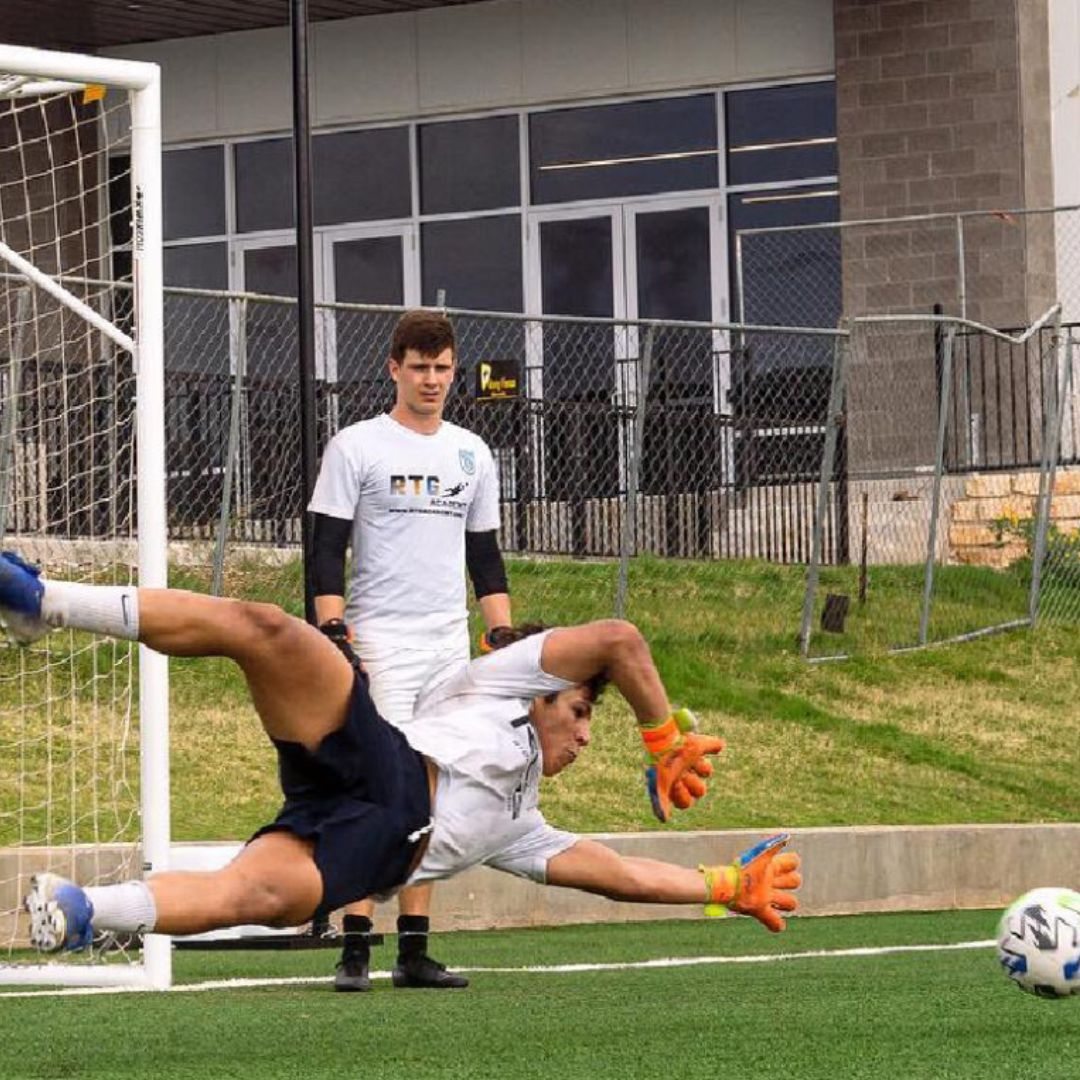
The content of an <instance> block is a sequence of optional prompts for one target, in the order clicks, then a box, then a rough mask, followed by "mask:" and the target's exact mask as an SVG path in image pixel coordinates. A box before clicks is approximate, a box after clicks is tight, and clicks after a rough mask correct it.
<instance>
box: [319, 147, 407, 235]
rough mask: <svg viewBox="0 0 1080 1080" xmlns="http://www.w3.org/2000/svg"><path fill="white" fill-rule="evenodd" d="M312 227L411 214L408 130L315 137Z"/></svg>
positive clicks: (379, 219) (378, 219)
mask: <svg viewBox="0 0 1080 1080" xmlns="http://www.w3.org/2000/svg"><path fill="white" fill-rule="evenodd" d="M311 167H312V172H313V174H314V185H315V192H314V200H315V224H316V225H339V224H342V223H343V222H348V221H381V220H385V219H387V218H400V217H408V216H409V214H410V213H412V190H411V187H410V183H409V132H408V128H404V127H393V128H375V129H374V130H372V131H345V132H340V133H338V134H334V135H319V136H317V137H316V138H315V139H314V140H313V141H312V166H311Z"/></svg>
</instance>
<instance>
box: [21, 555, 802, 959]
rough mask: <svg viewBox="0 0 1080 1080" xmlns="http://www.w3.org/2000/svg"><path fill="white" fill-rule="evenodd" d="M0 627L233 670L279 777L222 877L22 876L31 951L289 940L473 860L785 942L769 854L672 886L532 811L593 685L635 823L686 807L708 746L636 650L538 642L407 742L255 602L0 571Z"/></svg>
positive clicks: (466, 682) (468, 669) (789, 871)
mask: <svg viewBox="0 0 1080 1080" xmlns="http://www.w3.org/2000/svg"><path fill="white" fill-rule="evenodd" d="M0 616H2V617H3V618H4V621H5V623H6V625H7V627H8V631H9V633H10V634H11V635H12V636H13V637H14V638H15V639H16V640H17V641H19V642H23V643H25V642H29V641H32V640H34V639H35V638H38V637H40V636H42V635H44V634H45V633H47V632H48V631H49V630H50V629H51V628H52V627H60V626H67V627H72V628H76V629H80V630H87V631H92V632H95V633H99V634H104V635H107V636H111V637H116V638H124V639H128V640H138V641H141V642H143V643H144V644H146V645H148V646H149V647H150V648H153V649H156V650H158V651H159V652H162V653H165V654H167V655H170V656H226V657H229V658H230V659H232V660H234V661H235V662H236V663H237V664H238V665H239V666H240V668H241V670H242V671H243V673H244V676H245V678H246V680H247V683H248V688H249V691H250V693H251V697H252V701H253V702H254V705H255V708H256V710H257V712H258V714H259V717H260V719H261V721H262V724H263V727H264V728H265V730H266V733H267V735H268V736H269V737H270V740H271V741H272V743H273V744H274V746H275V748H276V750H277V754H278V761H279V769H280V779H281V786H282V790H283V792H284V795H285V802H284V805H283V806H282V808H281V811H280V812H279V814H278V816H277V818H276V819H275V820H274V821H273V822H272V823H270V824H269V825H267V826H265V827H264V828H262V829H260V830H259V831H258V832H257V833H256V834H255V836H254V837H252V839H251V840H250V841H248V843H247V844H246V845H245V847H244V848H243V850H242V851H241V852H240V853H239V854H238V855H237V856H236V858H235V859H233V861H232V862H231V863H229V864H228V865H227V866H226V867H224V868H222V869H220V870H216V871H211V872H202V873H199V872H169V871H166V872H163V873H160V874H155V875H153V876H152V877H150V878H149V879H147V880H145V881H142V880H132V881H127V882H123V883H120V884H117V885H104V886H94V887H87V888H81V887H80V886H78V885H76V884H75V883H73V882H70V881H67V880H65V879H64V878H61V877H58V876H57V875H55V874H51V873H43V874H39V875H37V876H36V877H35V878H34V879H33V882H32V887H31V890H30V893H29V895H28V896H27V898H26V907H27V910H28V912H29V914H30V921H31V927H30V935H31V942H32V943H33V944H34V945H35V946H36V947H37V948H39V949H42V950H43V951H55V950H59V949H82V948H85V947H87V946H89V944H90V942H91V940H92V937H93V933H94V932H95V930H113V931H128V932H140V931H141V932H146V933H150V932H157V933H162V934H196V933H203V932H205V931H209V930H216V929H221V928H223V927H228V926H234V925H243V924H248V923H256V924H262V925H266V926H296V925H299V924H301V923H304V922H306V921H307V920H309V919H310V918H311V916H312V914H313V913H314V912H315V910H316V908H318V907H320V906H321V907H323V908H336V907H340V906H342V905H343V904H345V903H348V902H349V901H352V900H355V899H358V898H360V897H364V896H371V895H380V894H383V895H385V894H388V893H390V892H392V891H393V890H395V889H397V888H399V887H400V886H402V885H403V884H405V883H417V882H423V881H430V880H436V879H438V878H444V877H449V876H451V875H453V874H456V873H459V872H460V871H462V870H464V869H466V868H467V867H469V866H473V865H476V864H485V865H487V866H491V867H494V868H496V869H498V870H503V871H506V872H508V873H511V874H517V875H519V876H522V877H527V878H531V879H532V880H534V881H537V882H541V883H544V884H547V885H561V886H566V887H570V888H577V889H582V890H584V891H586V892H592V893H598V894H601V895H603V896H607V897H610V898H611V899H613V900H624V901H635V902H639V903H642V902H643V903H667V904H672V903H674V904H702V903H703V904H705V905H706V908H707V910H708V909H712V908H714V907H716V906H721V907H724V908H726V909H727V910H729V911H733V912H737V913H742V914H746V915H750V916H752V917H754V918H755V919H757V920H759V921H760V922H761V923H763V924H764V925H765V926H766V927H767V928H768V929H770V930H773V931H780V930H782V929H783V928H784V918H783V915H784V913H786V912H791V911H794V910H795V908H796V906H797V901H796V898H795V895H794V892H795V890H796V889H797V888H798V887H799V885H800V884H801V880H802V879H801V876H800V874H799V871H798V866H799V858H798V856H797V855H795V854H793V853H786V852H783V850H782V849H783V847H784V845H785V844H786V843H787V839H788V838H787V836H784V835H780V836H774V837H771V838H769V839H767V840H765V841H763V842H762V843H760V844H758V845H757V846H755V847H753V848H751V849H750V850H748V851H746V852H744V853H742V854H741V855H740V856H738V857H737V858H736V859H735V860H734V861H733V862H732V863H731V864H729V865H723V864H721V865H716V866H708V867H699V868H698V869H691V868H687V867H682V866H676V865H674V864H671V863H666V862H660V861H656V860H652V859H641V858H633V857H627V856H622V855H620V854H618V853H617V852H615V851H613V850H612V849H611V848H608V847H605V846H604V845H603V844H600V843H598V842H596V841H594V840H589V839H584V838H581V837H579V836H576V835H574V834H573V833H568V832H563V831H561V830H559V829H555V828H553V827H552V826H550V825H548V823H547V822H546V821H545V820H544V817H543V815H542V814H541V812H540V810H539V807H538V799H539V781H540V776H541V774H543V775H545V776H553V775H555V774H556V773H558V772H560V771H561V770H562V769H564V768H565V767H566V766H567V765H570V764H572V763H573V762H574V760H575V759H576V758H577V757H578V755H579V754H580V753H581V752H582V751H583V750H584V749H585V747H586V746H587V745H588V743H589V722H590V719H591V717H592V711H593V707H594V705H595V704H596V701H597V698H598V697H599V694H600V691H601V689H602V687H603V685H604V683H605V682H607V681H610V682H612V683H613V684H614V685H615V686H616V687H617V688H618V690H619V691H620V692H621V693H622V695H623V696H624V697H625V698H626V700H627V702H628V703H629V704H630V706H631V708H632V710H633V712H634V714H635V716H636V717H637V722H638V725H639V727H640V730H641V734H642V738H643V740H644V745H645V764H646V768H645V773H646V783H647V788H648V791H649V794H650V798H651V800H652V803H653V809H654V811H655V812H656V814H657V816H658V817H659V818H660V819H661V820H664V821H666V820H668V819H669V818H670V816H671V814H672V810H673V807H679V808H685V807H688V806H690V805H691V804H692V803H693V802H694V801H695V800H696V799H698V798H700V797H701V796H702V795H703V794H704V793H705V789H706V782H707V780H708V778H709V776H710V775H711V774H712V765H711V762H710V758H711V757H712V756H713V755H715V754H717V753H719V751H720V750H721V749H722V748H723V743H722V741H721V740H720V739H717V738H713V737H710V736H707V735H702V734H698V733H697V732H695V731H693V730H692V728H691V724H690V718H689V714H687V713H686V712H684V711H679V712H673V711H672V709H671V706H670V703H669V701H668V697H667V693H666V691H665V689H664V686H663V684H662V682H661V680H660V677H659V675H658V673H657V671H656V667H655V666H654V664H653V661H652V656H651V654H650V652H649V647H648V645H647V644H646V642H645V640H644V638H643V637H642V636H641V634H640V633H639V632H638V630H637V629H636V628H635V627H634V626H632V625H631V624H630V623H626V622H621V621H617V620H606V621H601V622H593V623H587V624H585V625H583V626H576V627H568V628H559V629H552V630H545V631H541V632H538V633H535V634H532V635H530V636H525V637H522V638H521V639H520V640H518V641H516V642H513V643H511V644H508V645H506V646H505V647H504V648H501V649H499V650H497V651H495V652H493V653H491V654H489V655H487V656H483V657H480V658H479V659H477V660H474V661H472V663H470V664H468V665H466V666H464V667H462V668H461V669H460V670H459V671H458V672H457V673H455V674H453V675H451V676H450V677H448V678H446V679H444V680H443V681H441V682H438V683H437V684H435V685H433V686H429V687H427V688H425V690H424V692H423V693H422V694H421V697H420V699H419V701H418V703H417V706H416V718H415V720H414V721H413V723H412V724H411V725H410V726H409V730H408V739H407V740H406V737H405V736H404V735H403V734H402V733H401V732H400V731H398V730H397V729H396V728H394V727H392V726H391V725H390V724H388V723H387V722H386V721H384V720H383V719H382V718H381V717H380V716H379V715H378V713H377V711H376V710H375V708H374V706H373V704H372V701H371V698H370V696H369V694H368V692H367V687H366V681H365V679H364V676H363V675H362V674H358V673H357V672H356V671H354V670H353V668H352V666H351V665H350V664H349V663H348V662H347V661H346V660H345V658H344V657H343V656H342V654H341V653H340V652H339V651H338V650H337V648H336V647H335V646H334V644H333V643H332V642H331V641H330V640H329V639H328V638H327V637H326V636H325V635H323V634H321V633H320V632H319V631H318V630H316V629H315V628H314V627H311V626H309V625H307V624H306V623H304V622H302V621H300V620H299V619H295V618H293V617H292V616H290V615H287V614H286V613H285V612H283V611H282V610H281V609H280V608H277V607H275V606H273V605H269V604H256V603H247V602H243V601H235V600H227V599H219V598H215V597H210V596H203V595H200V594H196V593H189V592H182V591H177V590H166V589H139V588H135V587H131V586H99V585H84V584H77V583H71V582H62V581H55V582H54V581H46V580H43V579H41V578H40V577H39V576H38V571H37V570H36V569H35V568H33V567H31V566H29V565H28V564H26V563H24V562H23V561H22V560H21V559H19V558H18V556H14V555H12V554H10V553H5V554H3V555H2V556H0Z"/></svg>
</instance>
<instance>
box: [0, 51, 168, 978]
mask: <svg viewBox="0 0 1080 1080" xmlns="http://www.w3.org/2000/svg"><path fill="white" fill-rule="evenodd" d="M158 117H159V86H158V69H157V67H156V66H155V65H152V64H140V63H132V62H128V61H116V60H108V59H103V58H98V57H86V56H77V55H69V54H62V53H51V52H42V51H38V50H34V49H24V48H16V47H10V46H0V305H2V317H0V545H2V546H3V547H4V548H7V549H15V550H17V551H19V552H20V553H21V554H23V555H24V556H25V557H27V558H28V559H30V560H32V561H33V562H35V563H37V564H39V565H40V566H41V567H42V569H43V572H44V574H45V576H47V577H54V578H65V579H69V580H80V581H87V582H95V583H116V584H118V583H130V582H137V583H140V584H143V585H164V584H165V580H166V564H165V514H164V467H163V460H164V455H163V443H164V431H163V422H162V407H161V398H162V363H161V350H162V314H161V305H162V301H161V290H162V280H161V209H160V207H161V199H160V184H161V178H160V160H161V148H160V124H159V119H158ZM166 678H167V669H166V667H165V660H164V658H163V657H161V656H158V655H156V654H154V653H150V652H149V651H147V650H145V649H142V648H141V647H137V646H132V645H130V644H128V643H123V642H119V643H117V642H111V641H106V640H104V639H99V638H94V637H93V636H91V635H88V634H83V633H77V632H73V631H57V632H55V633H53V634H50V635H48V636H47V637H45V638H43V639H42V640H40V641H39V642H37V643H35V644H34V645H32V646H30V647H27V648H22V647H18V646H16V645H14V644H13V643H11V642H10V641H6V640H5V641H2V642H0V985H3V984H5V983H8V984H10V983H21V984H26V983H67V984H92V985H112V984H141V985H149V986H159V987H160V986H167V985H168V983H169V979H170V961H169V943H168V941H167V939H164V938H161V937H159V936H157V935H148V936H147V938H146V939H145V941H120V940H116V939H112V938H111V939H105V938H101V939H99V940H97V941H95V944H94V948H93V949H92V950H91V951H90V952H89V953H84V954H78V955H68V956H61V957H57V958H44V957H41V956H39V955H38V954H36V953H34V952H32V951H31V950H30V949H29V947H28V930H29V927H28V921H27V918H26V916H25V914H24V913H23V911H22V897H23V895H24V894H25V893H26V891H27V889H28V887H29V884H30V878H31V876H32V875H33V874H35V873H39V872H41V871H44V870H50V871H53V872H55V873H59V874H62V875H64V876H68V877H72V878H74V879H77V880H78V881H79V882H80V883H83V884H93V883H103V882H108V881H114V880H117V879H120V878H126V877H137V876H140V875H141V874H143V873H144V872H147V871H149V870H158V869H161V868H162V867H163V866H164V864H165V861H166V859H167V855H168V757H167V704H166V702H167V697H166Z"/></svg>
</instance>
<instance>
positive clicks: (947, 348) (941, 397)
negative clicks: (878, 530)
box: [919, 323, 956, 645]
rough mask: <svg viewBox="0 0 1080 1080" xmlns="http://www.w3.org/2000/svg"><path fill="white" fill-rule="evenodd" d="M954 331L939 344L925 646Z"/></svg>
mask: <svg viewBox="0 0 1080 1080" xmlns="http://www.w3.org/2000/svg"><path fill="white" fill-rule="evenodd" d="M955 344H956V327H955V326H954V325H952V324H951V323H950V324H949V325H948V326H947V327H946V328H945V338H944V341H943V342H942V357H941V384H940V387H939V391H938V431H937V448H936V450H935V453H934V493H933V497H932V498H931V501H930V528H929V530H928V536H927V539H926V570H925V572H924V574H923V598H922V611H921V612H920V613H919V644H920V645H925V644H926V639H927V636H928V634H929V632H930V602H931V599H932V598H933V593H934V561H935V558H936V554H937V530H938V519H939V517H940V515H941V478H942V474H943V473H944V471H945V432H946V429H947V428H948V426H949V396H950V391H951V389H952V370H953V353H954V351H955V348H954V347H955Z"/></svg>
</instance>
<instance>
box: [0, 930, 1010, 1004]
mask: <svg viewBox="0 0 1080 1080" xmlns="http://www.w3.org/2000/svg"><path fill="white" fill-rule="evenodd" d="M995 944H996V942H995V941H994V939H993V938H989V939H987V940H985V941H956V942H952V943H951V944H943V945H882V946H867V947H865V948H858V949H814V950H812V951H809V952H798V953H760V954H757V955H751V956H671V957H664V958H663V959H659V960H627V961H619V962H613V963H609V964H546V965H545V964H538V965H533V966H528V967H455V968H454V970H455V971H459V972H461V973H462V974H464V975H577V974H581V973H582V972H590V971H641V970H648V969H650V968H677V967H701V966H704V965H708V964H774V963H779V962H781V961H788V960H820V959H832V958H834V957H845V956H890V955H894V954H898V953H925V952H950V951H956V950H960V949H988V948H990V947H991V946H993V945H995ZM371 978H372V979H388V978H390V972H389V971H373V972H372V973H371ZM330 981H331V976H330V975H329V974H326V975H305V976H295V977H292V978H287V979H211V980H208V981H207V982H199V983H178V984H177V985H176V986H172V987H170V988H169V990H168V991H166V992H167V993H173V994H185V993H196V992H200V991H204V990H248V989H257V988H259V987H264V986H304V985H311V984H317V983H329V982H330ZM142 993H156V991H150V990H148V989H147V987H144V986H83V987H65V988H64V989H61V990H16V991H12V992H11V993H4V992H3V991H0V1002H2V1001H7V1000H8V999H9V998H22V997H90V996H93V995H97V994H142Z"/></svg>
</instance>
